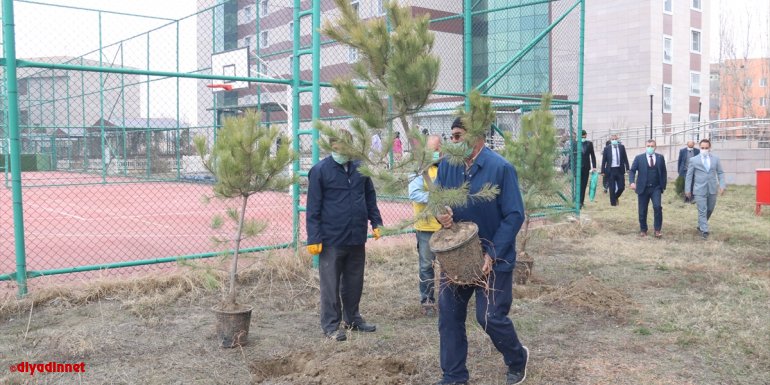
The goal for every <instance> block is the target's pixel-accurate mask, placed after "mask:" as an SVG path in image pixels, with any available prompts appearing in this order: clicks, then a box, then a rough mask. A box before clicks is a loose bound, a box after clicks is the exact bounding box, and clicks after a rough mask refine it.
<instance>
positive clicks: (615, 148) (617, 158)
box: [612, 146, 620, 164]
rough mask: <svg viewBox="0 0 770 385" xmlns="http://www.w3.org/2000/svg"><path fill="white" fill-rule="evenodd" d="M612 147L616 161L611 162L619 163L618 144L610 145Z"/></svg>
mask: <svg viewBox="0 0 770 385" xmlns="http://www.w3.org/2000/svg"><path fill="white" fill-rule="evenodd" d="M612 149H613V150H614V153H615V161H616V162H613V163H618V164H620V154H618V146H612Z"/></svg>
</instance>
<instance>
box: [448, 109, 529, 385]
mask: <svg viewBox="0 0 770 385" xmlns="http://www.w3.org/2000/svg"><path fill="white" fill-rule="evenodd" d="M465 133H466V130H465V128H464V126H463V124H462V121H461V120H460V119H459V118H458V119H457V120H455V122H454V123H453V124H452V136H451V138H450V139H451V140H452V141H453V142H454V143H459V142H461V141H462V139H463V137H464V135H465ZM467 154H468V155H467V157H466V161H465V164H460V165H453V164H451V163H449V162H448V161H447V160H443V161H442V162H441V163H440V164H439V167H438V176H437V178H436V183H437V184H438V185H440V186H442V187H445V188H456V187H460V186H461V185H462V184H463V183H465V182H467V183H469V185H470V193H471V194H473V193H476V192H478V191H479V190H480V189H481V188H482V187H483V186H484V185H486V184H492V185H496V186H497V187H498V188H499V189H500V193H499V194H498V195H497V197H496V198H495V199H493V200H491V201H475V200H469V201H468V202H467V204H466V205H465V206H463V207H456V208H455V209H454V210H451V209H448V210H447V211H448V214H445V215H439V216H438V217H437V219H438V220H439V222H440V223H441V225H442V226H443V227H445V228H450V227H452V224H453V223H454V221H470V222H473V223H475V224H476V225H478V227H479V237H480V238H481V240H482V247H483V249H484V259H485V262H484V267H483V268H482V270H483V272H484V273H485V274H487V284H488V286H489V288H488V289H486V288H482V287H478V286H459V285H452V284H451V283H449V282H447V277H446V275H444V274H442V275H441V286H440V287H441V290H440V294H439V321H438V328H439V334H440V340H441V342H440V343H441V346H440V350H441V370H442V371H443V378H442V379H441V381H439V382H438V383H437V385H439V384H466V383H467V382H468V378H469V374H468V369H467V367H466V365H465V361H466V358H467V355H468V340H467V337H466V334H465V318H466V314H467V312H468V301H469V300H470V298H471V296H472V295H474V294H475V295H476V321H477V322H478V323H479V324H480V325H481V326H482V327H483V328H484V331H486V332H487V334H488V335H489V337H490V339H491V340H492V343H493V344H494V345H495V347H496V348H497V350H498V351H500V353H502V354H503V362H504V363H505V365H506V366H507V367H508V372H507V374H506V384H519V383H521V382H522V381H524V378H526V373H527V361H528V360H529V351H528V350H527V348H526V347H524V346H522V345H521V342H519V338H518V336H517V335H516V330H515V329H514V327H513V322H511V320H510V319H509V318H508V312H509V311H510V309H511V302H512V301H513V293H512V288H513V268H514V266H515V265H516V234H517V233H518V232H519V229H520V228H521V225H522V223H523V222H524V203H523V201H522V197H521V191H520V190H519V181H518V177H517V176H516V170H515V169H514V167H513V166H512V165H511V164H510V163H508V161H506V160H505V159H504V158H503V157H501V156H500V155H498V154H497V153H495V152H494V151H492V150H490V149H488V148H486V147H485V146H484V138H483V137H481V138H479V139H478V140H477V141H476V142H475V143H474V145H473V147H472V148H468V149H467Z"/></svg>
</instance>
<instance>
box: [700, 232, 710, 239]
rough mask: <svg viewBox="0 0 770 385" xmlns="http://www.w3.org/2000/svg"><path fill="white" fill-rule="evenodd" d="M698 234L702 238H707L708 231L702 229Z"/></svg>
mask: <svg viewBox="0 0 770 385" xmlns="http://www.w3.org/2000/svg"><path fill="white" fill-rule="evenodd" d="M700 236H701V237H703V239H704V240H705V239H709V232H708V231H704V232H702V233H700Z"/></svg>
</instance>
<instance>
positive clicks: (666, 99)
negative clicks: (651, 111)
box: [663, 84, 672, 113]
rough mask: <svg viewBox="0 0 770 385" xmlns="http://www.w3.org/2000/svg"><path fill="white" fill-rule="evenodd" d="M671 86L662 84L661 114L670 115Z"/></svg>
mask: <svg viewBox="0 0 770 385" xmlns="http://www.w3.org/2000/svg"><path fill="white" fill-rule="evenodd" d="M671 94H672V90H671V85H669V84H664V85H663V112H664V113H671Z"/></svg>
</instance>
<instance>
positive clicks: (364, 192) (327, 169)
mask: <svg viewBox="0 0 770 385" xmlns="http://www.w3.org/2000/svg"><path fill="white" fill-rule="evenodd" d="M342 134H343V135H344V136H346V137H348V138H350V132H348V131H345V130H342ZM338 145H339V143H335V142H332V148H333V149H337V148H338V147H337V146H338ZM359 164H360V162H358V161H351V160H350V159H348V158H347V156H344V155H342V154H339V153H338V152H336V151H332V154H331V155H330V156H327V157H326V158H324V159H323V160H321V161H320V162H318V163H317V164H316V165H315V166H313V167H312V168H311V169H310V172H309V173H308V180H309V185H308V192H307V215H306V217H307V218H306V228H307V245H308V252H310V254H319V265H318V274H319V276H320V289H321V290H320V291H321V329H322V330H323V332H324V334H325V335H326V337H327V338H329V339H332V340H337V341H344V340H345V339H346V338H347V336H346V335H345V332H344V331H343V330H340V329H339V326H340V322H341V321H343V320H344V321H345V325H346V327H347V328H349V329H351V330H354V331H362V332H373V331H375V330H376V326H375V325H372V324H368V323H366V322H365V321H364V319H363V317H361V314H360V313H359V311H358V305H359V302H360V301H361V292H362V291H363V287H364V264H365V258H366V250H365V248H364V244H365V243H366V237H367V221H369V222H371V224H372V230H373V231H372V232H373V233H374V237H375V239H379V238H380V227H381V226H382V218H381V217H380V210H379V209H378V208H377V195H376V193H375V191H374V185H373V184H372V180H371V179H370V178H368V177H365V176H363V175H361V174H360V173H359V172H358V167H359ZM340 294H341V295H340ZM340 303H341V306H340Z"/></svg>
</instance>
